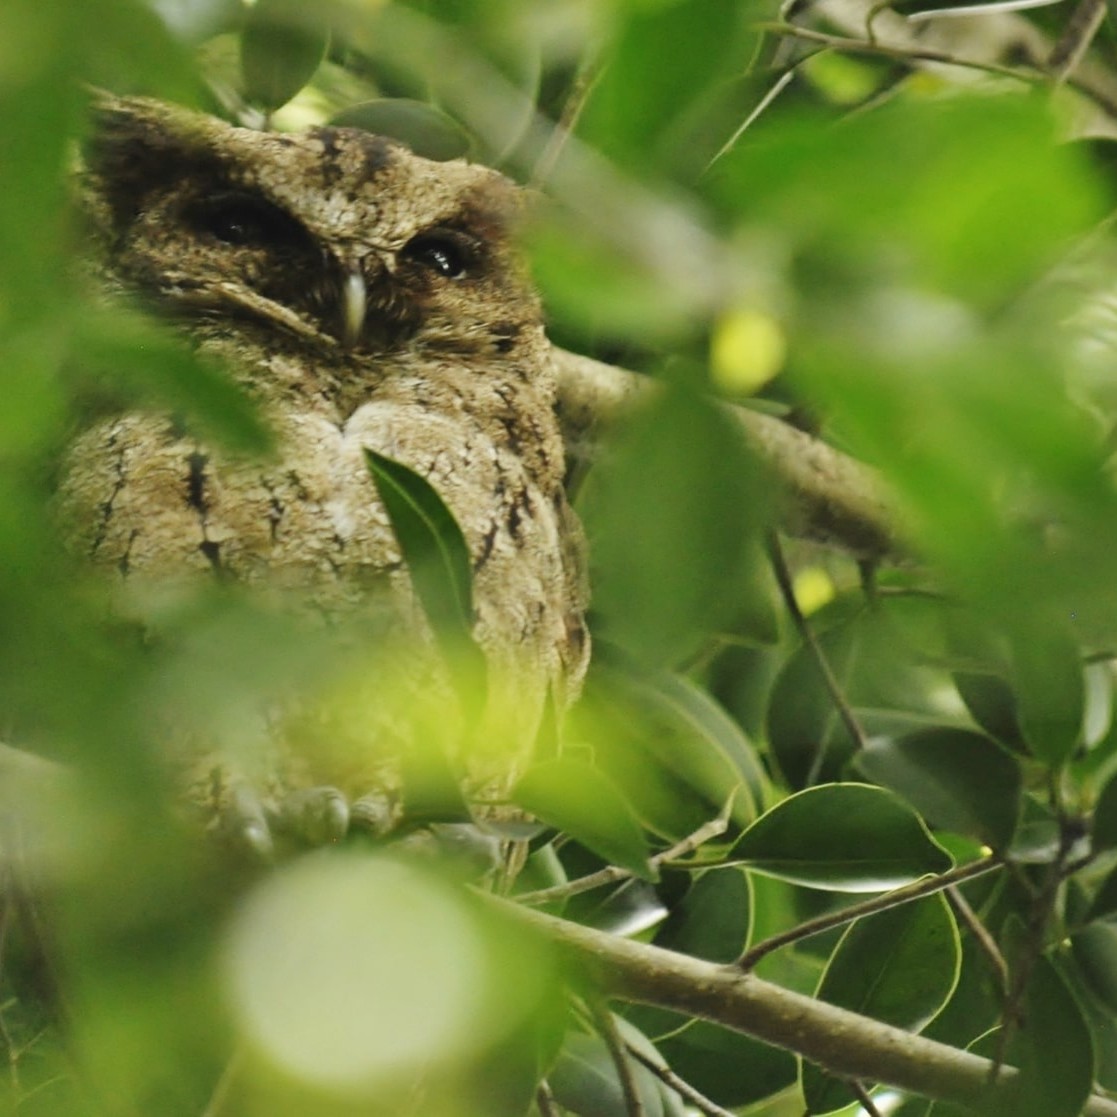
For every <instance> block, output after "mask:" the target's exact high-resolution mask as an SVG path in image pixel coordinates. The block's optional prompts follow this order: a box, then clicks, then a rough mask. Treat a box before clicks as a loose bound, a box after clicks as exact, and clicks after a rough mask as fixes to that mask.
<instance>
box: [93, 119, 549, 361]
mask: <svg viewBox="0 0 1117 1117" xmlns="http://www.w3.org/2000/svg"><path fill="white" fill-rule="evenodd" d="M86 185H87V188H86V191H85V197H86V199H87V203H88V208H89V210H90V212H91V213H92V215H93V218H94V222H95V225H96V227H97V232H98V235H99V237H100V239H101V241H102V244H103V249H104V253H105V258H106V262H107V267H108V271H109V274H110V275H111V277H112V279H113V281H114V282H118V283H120V284H122V285H123V286H124V287H126V288H128V289H131V290H133V291H135V292H137V293H138V294H140V295H141V296H143V297H145V298H147V299H149V300H151V301H153V302H155V303H156V304H158V305H159V306H160V307H161V308H162V309H164V310H165V311H167V312H169V313H171V314H172V315H174V316H175V317H178V318H182V319H185V320H192V321H195V322H198V323H210V324H213V323H228V322H231V321H235V323H236V324H237V328H238V329H244V330H246V331H249V332H251V331H253V330H256V331H259V333H260V336H261V338H266V339H268V341H269V343H270V344H273V345H275V344H289V345H296V346H305V345H307V344H310V345H312V346H316V347H320V348H324V349H327V350H331V351H333V352H335V353H350V354H353V355H354V356H356V357H360V356H363V355H366V354H371V355H374V356H376V355H380V354H384V353H389V352H392V351H403V350H408V351H411V352H413V353H415V354H416V355H418V356H421V357H437V356H439V355H440V354H445V353H458V354H463V355H465V354H468V355H477V356H486V357H490V358H491V357H493V356H496V355H502V354H508V355H514V353H515V351H516V350H517V349H519V348H520V347H521V346H526V347H529V348H530V347H534V346H536V345H537V344H538V343H539V339H540V337H541V325H540V312H539V306H538V301H537V299H536V296H535V294H534V292H533V290H532V288H531V286H530V284H529V283H528V282H527V280H526V278H525V276H524V274H523V272H522V269H521V267H520V266H519V264H518V262H517V259H516V253H515V250H514V245H513V232H514V229H513V226H514V225H515V219H516V217H517V215H518V213H519V212H520V210H521V208H522V203H521V192H520V190H519V189H518V188H517V187H516V186H515V185H514V184H513V183H511V182H510V181H509V180H508V179H506V178H505V177H504V176H503V175H501V174H499V173H498V172H496V171H493V170H490V169H489V168H486V167H482V166H477V165H473V164H469V163H465V162H462V161H460V160H455V161H452V162H445V163H436V162H432V161H430V160H427V159H422V158H420V157H419V156H416V155H414V154H412V152H411V151H409V150H408V149H407V148H406V147H403V146H402V145H400V144H397V143H395V142H393V141H391V140H387V139H384V138H382V137H379V136H374V135H372V134H370V133H367V132H362V131H359V130H356V129H349V128H318V129H315V130H312V131H310V132H307V133H303V134H284V133H275V132H268V133H265V132H257V131H252V130H250V129H245V128H235V127H232V126H230V125H228V124H226V123H224V122H222V121H220V120H217V119H214V118H212V117H207V116H202V115H199V114H195V113H191V112H187V111H185V110H183V109H179V108H174V107H172V106H169V105H166V104H163V103H161V102H157V101H152V100H147V99H143V98H127V99H122V98H104V99H102V101H101V102H100V104H99V121H98V127H97V130H96V133H95V138H94V142H93V144H92V145H91V151H90V155H89V158H88V170H87V174H86Z"/></svg>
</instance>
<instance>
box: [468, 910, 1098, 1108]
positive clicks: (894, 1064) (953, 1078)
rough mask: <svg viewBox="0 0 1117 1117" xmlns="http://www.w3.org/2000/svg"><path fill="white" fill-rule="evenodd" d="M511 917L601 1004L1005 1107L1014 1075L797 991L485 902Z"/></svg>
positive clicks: (943, 1097)
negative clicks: (645, 1009)
mask: <svg viewBox="0 0 1117 1117" xmlns="http://www.w3.org/2000/svg"><path fill="white" fill-rule="evenodd" d="M486 899H488V900H489V901H490V902H491V903H493V904H495V905H497V906H498V907H499V908H500V910H501V911H503V912H506V913H507V914H508V915H509V916H510V917H511V918H512V919H514V920H517V921H519V922H520V923H522V924H524V925H526V926H527V927H529V928H531V929H532V930H533V931H535V932H536V933H538V934H540V935H542V936H544V937H545V938H546V939H547V940H549V941H550V942H551V943H553V944H554V945H555V946H556V947H557V948H558V950H559V952H560V954H561V955H562V956H564V957H565V958H566V959H567V960H568V961H570V962H572V963H573V964H574V965H575V966H576V967H577V968H578V969H579V970H580V971H582V972H588V973H589V975H590V977H591V978H592V979H593V980H594V981H596V983H597V985H598V988H599V989H600V990H601V992H602V993H604V994H605V995H607V996H611V997H617V998H619V999H621V1000H627V1001H636V1002H639V1003H641V1004H648V1005H655V1006H657V1007H659V1008H666V1009H673V1010H674V1011H676V1012H681V1013H685V1014H686V1015H688V1016H697V1017H701V1018H702V1019H704V1020H709V1021H712V1022H713V1023H715V1024H720V1025H722V1026H723V1027H726V1028H731V1029H733V1030H734V1031H738V1032H743V1033H745V1034H746V1035H750V1036H753V1037H755V1038H756V1039H759V1040H761V1041H763V1042H764V1043H769V1044H772V1045H773V1046H776V1047H782V1048H785V1049H787V1050H789V1051H792V1052H795V1053H796V1054H798V1055H802V1056H803V1057H804V1058H806V1059H808V1060H810V1061H811V1062H813V1063H817V1064H818V1065H819V1066H821V1067H823V1068H824V1069H826V1070H828V1071H829V1072H831V1073H832V1074H835V1075H837V1076H839V1077H843V1078H856V1079H860V1080H863V1081H866V1082H875V1083H881V1084H883V1085H889V1086H894V1087H897V1088H898V1089H901V1090H907V1091H910V1092H912V1093H915V1094H919V1095H920V1096H922V1097H927V1098H933V1099H935V1100H938V1101H949V1102H957V1103H960V1104H962V1105H967V1106H971V1107H975V1108H977V1110H978V1112H982V1111H984V1110H985V1108H986V1107H987V1106H988V1105H989V1103H990V1101H991V1099H993V1098H997V1100H998V1101H1002V1102H1003V1101H1004V1100H1006V1099H1005V1097H1004V1095H1006V1093H1007V1092H1008V1091H1009V1090H1010V1089H1011V1084H1012V1082H1013V1080H1014V1079H1015V1078H1016V1076H1017V1072H1016V1071H1015V1070H1013V1068H1011V1067H1005V1068H1002V1071H1001V1074H1000V1077H998V1078H997V1080H996V1082H995V1084H993V1085H991V1084H990V1073H991V1071H992V1063H990V1061H989V1060H988V1059H983V1058H980V1057H979V1056H977V1055H972V1054H970V1053H969V1052H967V1051H960V1050H957V1049H955V1048H953V1047H948V1046H946V1045H945V1044H942V1043H937V1042H935V1041H934V1040H930V1039H924V1038H923V1037H922V1036H917V1035H913V1034H911V1033H910V1032H905V1031H901V1030H900V1029H898V1028H893V1027H890V1026H889V1025H887V1024H881V1023H880V1022H878V1021H876V1020H870V1019H869V1018H867V1017H864V1016H858V1015H857V1014H856V1013H853V1012H849V1011H847V1010H846V1009H842V1008H837V1007H835V1006H834V1005H828V1004H825V1003H824V1002H822V1001H817V1000H814V999H813V998H811V997H806V996H803V995H802V994H800V993H793V992H791V991H790V990H788V989H784V988H782V987H780V986H778V985H773V984H772V983H771V982H768V981H764V980H763V979H762V978H758V977H756V976H754V975H753V974H743V973H741V972H740V971H739V970H737V969H734V968H733V967H730V966H718V965H714V964H713V963H711V962H703V961H700V960H699V959H696V958H690V957H688V956H686V955H683V954H676V953H674V952H672V951H669V950H663V949H661V948H659V947H655V946H648V945H646V944H644V943H638V942H632V941H630V940H628V939H623V938H621V937H619V936H617V935H611V934H608V933H606V932H604V931H598V930H594V929H593V928H591V927H583V926H581V925H580V924H576V923H569V922H567V921H566V920H563V919H558V918H556V917H555V916H552V915H545V914H543V913H542V912H537V911H531V910H529V909H527V908H524V907H521V906H520V905H519V904H516V903H513V902H511V901H509V900H503V899H499V898H497V897H494V896H486ZM1082 1113H1083V1115H1084V1117H1117V1102H1113V1101H1110V1100H1109V1099H1108V1098H1103V1097H1100V1096H1098V1095H1092V1096H1091V1097H1090V1099H1089V1101H1088V1102H1087V1104H1086V1106H1085V1108H1084V1109H1083V1110H1082Z"/></svg>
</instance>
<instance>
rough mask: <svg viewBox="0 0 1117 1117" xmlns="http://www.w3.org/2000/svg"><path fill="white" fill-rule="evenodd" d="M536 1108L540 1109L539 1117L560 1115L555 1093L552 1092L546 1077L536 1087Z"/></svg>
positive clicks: (558, 1116)
mask: <svg viewBox="0 0 1117 1117" xmlns="http://www.w3.org/2000/svg"><path fill="white" fill-rule="evenodd" d="M535 1108H536V1109H538V1110H539V1117H560V1114H559V1109H558V1106H557V1105H556V1104H555V1095H554V1094H552V1093H551V1087H550V1086H549V1085H548V1084H547V1080H546V1079H543V1081H542V1082H540V1083H539V1085H538V1086H537V1087H536V1088H535Z"/></svg>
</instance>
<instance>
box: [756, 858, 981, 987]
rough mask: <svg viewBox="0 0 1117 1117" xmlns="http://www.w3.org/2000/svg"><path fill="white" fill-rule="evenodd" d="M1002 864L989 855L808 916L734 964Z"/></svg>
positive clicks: (931, 894)
mask: <svg viewBox="0 0 1117 1117" xmlns="http://www.w3.org/2000/svg"><path fill="white" fill-rule="evenodd" d="M1001 864H1002V862H1001V861H1000V859H999V858H996V857H988V858H986V859H985V860H984V861H972V862H970V864H968V865H959V866H957V867H956V868H954V869H949V870H947V871H946V872H945V873H940V874H939V875H938V876H932V877H923V878H921V879H920V880H916V881H913V882H912V883H911V884H905V885H904V886H903V887H902V888H894V889H893V890H892V891H891V892H885V893H884V894H883V895H881V896H874V897H873V899H871V900H865V901H863V902H862V903H860V904H852V905H850V906H849V907H848V908H842V909H841V911H833V912H828V913H827V914H826V915H820V916H819V917H818V918H817V919H808V920H807V921H806V922H805V923H799V924H798V925H796V926H795V927H792V928H790V929H789V930H787V931H781V932H780V933H779V934H778V935H772V936H770V937H769V938H766V939H763V940H762V941H761V942H758V943H757V944H756V945H755V946H751V947H749V949H748V950H746V951H745V952H744V954H742V955H741V957H740V958H738V959H737V961H736V962H735V963H734V965H735V966H736V967H737V968H738V969H741V970H746V971H747V970H751V969H753V967H754V966H755V965H756V964H757V962H759V961H760V959H761V958H764V957H766V956H767V955H769V954H771V953H772V951H773V950H778V949H779V948H780V947H781V946H788V945H789V944H790V943H793V942H798V941H799V940H800V939H805V938H809V937H810V936H811V935H817V934H819V933H821V932H822V931H829V930H832V929H833V928H834V927H841V926H842V925H843V924H846V923H850V922H852V921H853V920H854V919H860V918H861V917H862V916H864V915H874V914H875V913H876V912H879V911H887V910H888V909H889V908H895V907H899V905H900V904H906V903H909V902H910V901H912V900H918V899H920V898H922V897H923V896H933V895H934V894H935V893H936V892H941V891H942V890H943V889H945V888H951V887H953V886H954V885H957V884H961V883H962V881H965V880H972V879H973V878H974V877H979V876H982V875H983V874H984V873H989V872H992V871H993V870H994V869H997V868H1000V866H1001Z"/></svg>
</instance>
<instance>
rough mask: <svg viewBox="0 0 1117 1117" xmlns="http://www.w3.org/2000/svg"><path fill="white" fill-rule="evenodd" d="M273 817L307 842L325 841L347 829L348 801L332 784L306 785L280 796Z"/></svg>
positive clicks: (320, 842) (287, 829)
mask: <svg viewBox="0 0 1117 1117" xmlns="http://www.w3.org/2000/svg"><path fill="white" fill-rule="evenodd" d="M277 821H278V823H279V825H280V826H281V827H282V829H284V830H285V831H287V832H288V833H291V834H294V835H297V836H298V837H299V838H302V839H303V840H304V841H306V842H309V843H310V844H311V845H316V846H317V845H328V844H329V843H331V842H339V841H341V839H342V838H344V837H345V835H346V833H347V832H348V830H349V804H348V803H347V802H346V799H345V796H344V795H342V793H341V792H340V791H338V789H337V788H336V787H308V788H305V789H303V790H301V791H292V792H291V793H290V794H289V795H287V796H286V797H285V798H284V799H283V802H282V803H281V804H280V808H279V817H278V820H277Z"/></svg>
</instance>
